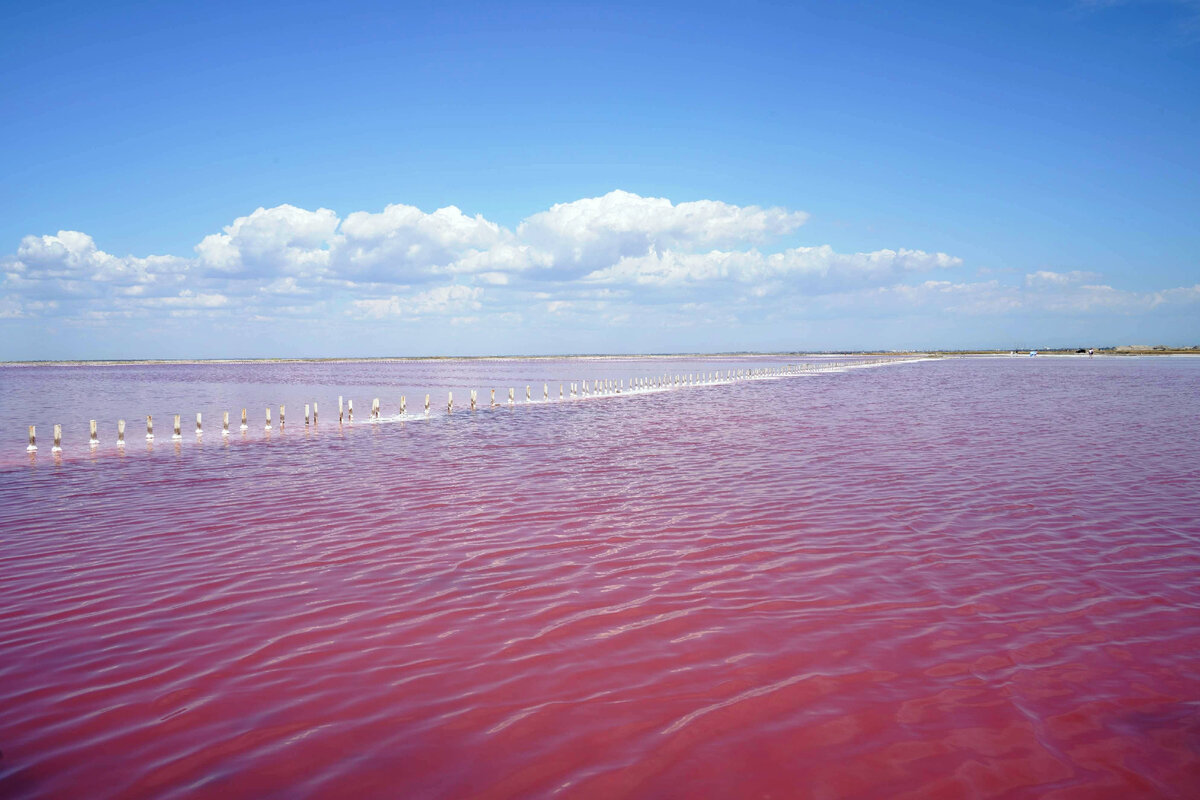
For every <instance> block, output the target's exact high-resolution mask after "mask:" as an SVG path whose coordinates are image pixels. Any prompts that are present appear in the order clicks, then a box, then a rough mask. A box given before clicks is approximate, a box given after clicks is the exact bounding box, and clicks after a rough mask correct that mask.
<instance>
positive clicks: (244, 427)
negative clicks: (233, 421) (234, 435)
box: [242, 408, 247, 430]
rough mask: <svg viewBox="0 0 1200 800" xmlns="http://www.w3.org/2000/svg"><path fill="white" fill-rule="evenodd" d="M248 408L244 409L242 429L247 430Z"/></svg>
mask: <svg viewBox="0 0 1200 800" xmlns="http://www.w3.org/2000/svg"><path fill="white" fill-rule="evenodd" d="M246 427H247V426H246V409H244V408H243V409H242V430H246Z"/></svg>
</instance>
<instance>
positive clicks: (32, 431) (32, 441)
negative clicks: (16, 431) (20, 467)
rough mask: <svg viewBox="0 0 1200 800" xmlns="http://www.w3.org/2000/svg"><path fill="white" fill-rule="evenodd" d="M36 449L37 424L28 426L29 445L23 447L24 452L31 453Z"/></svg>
mask: <svg viewBox="0 0 1200 800" xmlns="http://www.w3.org/2000/svg"><path fill="white" fill-rule="evenodd" d="M36 451H37V426H36V425H30V426H29V447H26V448H25V452H27V453H33V452H36Z"/></svg>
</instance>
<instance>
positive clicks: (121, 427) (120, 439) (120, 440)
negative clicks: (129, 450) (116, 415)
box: [117, 419, 125, 447]
mask: <svg viewBox="0 0 1200 800" xmlns="http://www.w3.org/2000/svg"><path fill="white" fill-rule="evenodd" d="M124 446H125V420H123V419H119V420H117V447H124Z"/></svg>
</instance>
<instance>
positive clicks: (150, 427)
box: [146, 414, 154, 442]
mask: <svg viewBox="0 0 1200 800" xmlns="http://www.w3.org/2000/svg"><path fill="white" fill-rule="evenodd" d="M146 441H148V442H152V441H154V417H153V416H151V415H150V414H147V415H146Z"/></svg>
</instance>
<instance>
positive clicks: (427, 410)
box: [425, 394, 429, 417]
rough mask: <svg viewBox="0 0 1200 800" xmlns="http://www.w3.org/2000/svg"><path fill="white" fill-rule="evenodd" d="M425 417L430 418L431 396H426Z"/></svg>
mask: <svg viewBox="0 0 1200 800" xmlns="http://www.w3.org/2000/svg"><path fill="white" fill-rule="evenodd" d="M425 416H427V417H428V416H429V395H428V394H427V395H425Z"/></svg>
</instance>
